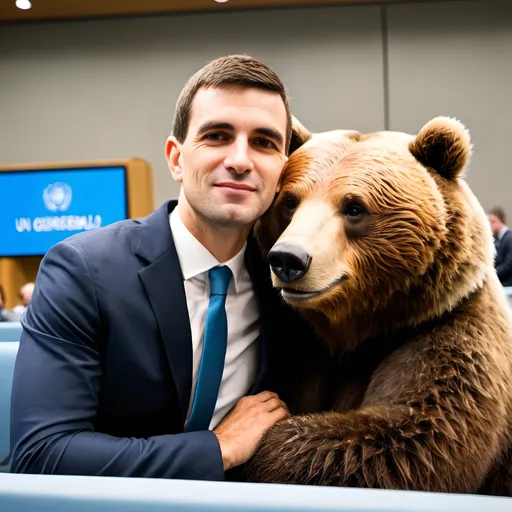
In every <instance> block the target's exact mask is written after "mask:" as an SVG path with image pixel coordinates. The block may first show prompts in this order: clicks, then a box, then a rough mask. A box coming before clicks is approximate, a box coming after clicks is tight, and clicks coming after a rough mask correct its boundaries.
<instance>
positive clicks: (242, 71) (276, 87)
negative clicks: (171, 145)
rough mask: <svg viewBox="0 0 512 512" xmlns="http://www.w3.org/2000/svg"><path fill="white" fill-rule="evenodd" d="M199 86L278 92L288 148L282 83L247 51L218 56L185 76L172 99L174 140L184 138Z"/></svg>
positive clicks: (289, 123) (289, 126) (288, 119)
mask: <svg viewBox="0 0 512 512" xmlns="http://www.w3.org/2000/svg"><path fill="white" fill-rule="evenodd" d="M201 87H205V88H210V87H211V88H215V87H235V88H250V87H254V88H256V89H262V90H264V91H270V92H275V93H277V94H279V96H281V98H282V100H283V103H284V106H285V109H286V140H285V149H286V152H288V149H289V145H290V138H291V134H292V117H291V112H290V105H289V102H288V98H287V96H286V90H285V88H284V85H283V83H282V82H281V80H280V79H279V77H278V76H277V75H276V74H275V73H274V71H272V70H271V69H270V68H269V67H268V66H266V65H265V64H263V63H262V62H260V61H259V60H256V59H254V58H253V57H249V56H248V55H228V56H227V57H220V58H218V59H215V60H213V61H211V62H209V63H208V64H207V65H206V66H204V67H203V68H201V69H200V70H199V71H197V72H196V73H195V74H194V75H192V76H191V77H190V78H189V79H188V81H187V83H186V84H185V87H184V88H183V90H182V91H181V93H180V95H179V97H178V101H177V102H176V110H175V113H174V119H173V123H172V134H173V135H174V136H175V137H176V139H177V140H178V142H180V143H183V142H184V141H185V139H186V138H187V132H188V126H189V123H190V110H191V108H192V101H193V100H194V97H195V95H196V93H197V91H198V90H199V89H200V88H201Z"/></svg>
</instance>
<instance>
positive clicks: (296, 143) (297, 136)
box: [288, 115, 313, 155]
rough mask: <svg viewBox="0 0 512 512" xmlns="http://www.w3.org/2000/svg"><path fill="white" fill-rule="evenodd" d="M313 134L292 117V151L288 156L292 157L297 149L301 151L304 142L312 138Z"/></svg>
mask: <svg viewBox="0 0 512 512" xmlns="http://www.w3.org/2000/svg"><path fill="white" fill-rule="evenodd" d="M312 135H313V134H312V133H311V132H310V131H309V130H308V129H307V128H305V127H304V125H303V124H302V123H301V122H300V121H299V120H298V119H297V118H296V117H295V116H293V115H292V137H291V140H290V149H289V150H288V155H291V154H292V153H293V152H294V151H295V150H296V149H299V148H300V147H301V146H302V144H304V142H307V141H308V140H309V139H311V137H312Z"/></svg>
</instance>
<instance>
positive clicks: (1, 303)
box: [0, 284, 20, 322]
mask: <svg viewBox="0 0 512 512" xmlns="http://www.w3.org/2000/svg"><path fill="white" fill-rule="evenodd" d="M5 302H6V298H5V290H4V287H3V286H2V285H1V284H0V322H17V321H18V320H19V319H20V315H19V314H18V313H14V312H13V311H10V310H9V309H6V308H5Z"/></svg>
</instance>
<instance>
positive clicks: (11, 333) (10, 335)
mask: <svg viewBox="0 0 512 512" xmlns="http://www.w3.org/2000/svg"><path fill="white" fill-rule="evenodd" d="M20 336H21V324H20V323H19V322H0V342H3V341H20Z"/></svg>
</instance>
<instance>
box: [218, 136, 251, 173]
mask: <svg viewBox="0 0 512 512" xmlns="http://www.w3.org/2000/svg"><path fill="white" fill-rule="evenodd" d="M250 150H251V148H250V146H249V143H248V141H247V140H246V139H243V138H240V139H237V140H235V141H234V142H233V144H231V146H230V148H229V152H228V155H227V156H226V159H225V162H224V163H225V166H226V167H227V168H228V169H232V170H233V171H235V172H236V173H237V174H243V173H244V172H250V171H252V170H253V169H254V164H253V161H252V159H251V155H250Z"/></svg>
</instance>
